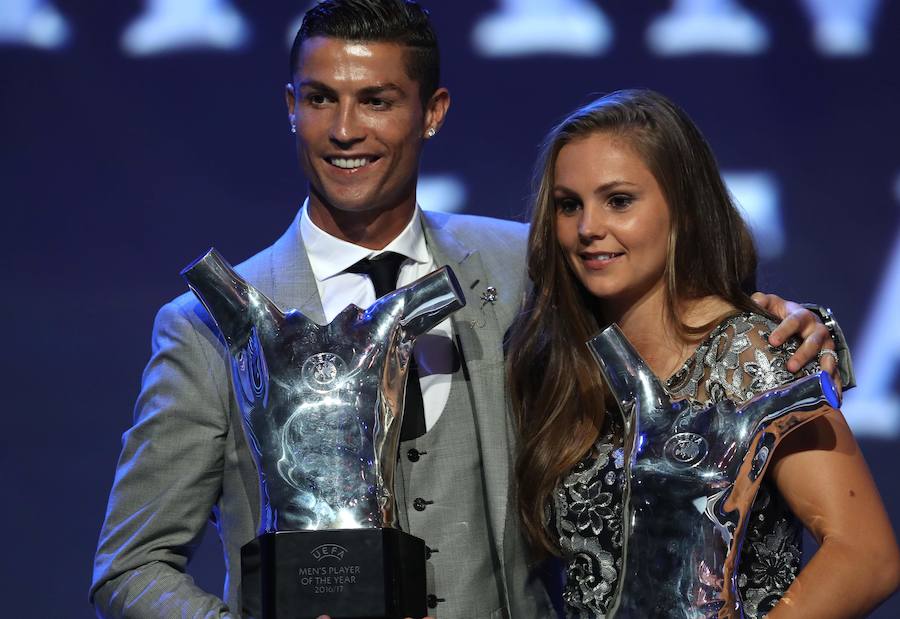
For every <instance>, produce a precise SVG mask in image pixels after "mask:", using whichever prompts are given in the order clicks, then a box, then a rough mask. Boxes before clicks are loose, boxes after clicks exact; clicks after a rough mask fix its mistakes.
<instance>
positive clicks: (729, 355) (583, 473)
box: [548, 313, 818, 618]
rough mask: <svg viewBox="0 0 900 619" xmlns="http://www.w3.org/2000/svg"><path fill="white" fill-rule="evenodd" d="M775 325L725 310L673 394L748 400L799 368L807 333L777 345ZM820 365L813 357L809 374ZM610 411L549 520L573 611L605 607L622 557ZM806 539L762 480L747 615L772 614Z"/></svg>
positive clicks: (589, 613) (699, 399)
mask: <svg viewBox="0 0 900 619" xmlns="http://www.w3.org/2000/svg"><path fill="white" fill-rule="evenodd" d="M775 326H776V324H775V323H773V322H772V321H770V320H769V319H768V318H766V317H764V316H760V315H758V314H752V313H744V314H738V315H736V316H733V317H730V318H728V319H726V320H724V321H723V322H722V323H720V324H719V325H718V326H717V327H716V328H715V329H714V330H713V331H712V332H711V333H710V334H709V335H708V336H707V337H706V339H705V340H703V342H701V344H700V345H699V346H698V347H697V350H696V351H695V352H694V354H693V355H692V356H691V357H690V358H689V359H688V360H687V362H685V364H684V365H683V366H682V367H681V369H679V370H678V371H677V372H676V373H675V374H674V375H673V376H672V377H671V378H670V379H669V380H668V381H667V383H666V387H667V389H668V391H669V393H670V394H671V395H672V398H673V399H682V398H683V399H687V400H688V401H690V403H691V406H692V407H706V406H708V405H709V404H711V403H717V402H719V401H721V400H723V399H728V400H731V401H733V402H735V403H736V404H741V403H743V402H745V401H746V400H748V399H750V398H752V397H753V396H755V395H756V394H758V393H760V392H762V391H766V390H768V389H772V388H774V387H778V386H780V385H783V384H785V383H788V382H791V381H792V380H794V379H795V378H797V377H798V376H799V375H794V374H792V373H791V372H789V371H788V370H787V369H786V367H785V366H786V363H787V360H788V359H789V358H790V356H791V355H792V354H793V353H794V351H795V350H796V349H797V346H798V344H799V341H796V340H791V341H789V342H787V343H785V344H784V345H782V346H779V347H772V346H770V345H769V343H768V336H769V334H770V333H771V332H772V329H774V328H775ZM817 370H818V368H817V367H816V366H815V365H811V366H808V367H807V368H804V370H803V371H802V372H801V373H800V375H805V374H808V373H810V372H812V371H817ZM607 419H609V423H607V430H606V432H604V433H603V435H602V436H601V438H600V439H599V440H598V441H597V443H596V444H595V445H594V447H593V449H592V450H591V452H590V453H589V454H588V455H587V456H586V457H585V458H584V459H583V460H582V461H581V462H579V463H578V465H576V466H575V468H573V469H572V471H571V472H570V473H569V474H568V475H567V476H566V477H565V478H564V479H562V480H561V482H560V483H559V484H558V485H557V488H556V491H555V494H554V496H553V501H552V504H551V505H550V509H549V514H548V519H549V524H550V526H551V528H552V530H553V531H554V532H555V534H557V535H558V536H559V542H560V547H561V549H562V551H563V555H564V560H565V563H566V566H567V569H566V583H565V588H564V591H563V598H564V601H565V604H566V616H567V617H573V618H588V617H593V618H602V617H605V616H606V613H607V610H608V605H609V603H610V602H612V598H613V594H614V593H615V589H616V584H617V581H618V575H619V571H620V569H621V566H622V535H621V528H622V524H621V513H622V491H623V484H624V469H623V466H624V464H623V451H622V435H621V427H620V426H619V425H618V424H617V423H615V422H614V421H613V420H612V419H610V417H607ZM801 541H802V527H801V524H800V522H799V521H798V520H797V518H796V517H795V516H794V515H793V514H792V513H791V511H790V510H789V509H788V507H787V505H786V503H785V502H784V500H783V499H782V497H781V496H780V495H779V494H778V492H777V490H776V489H775V487H774V485H772V484H770V483H769V482H768V480H765V481H763V485H762V487H761V488H760V491H759V495H758V496H757V498H756V501H755V502H754V504H753V510H752V512H751V516H750V521H749V523H748V526H747V532H746V537H745V538H744V546H743V551H742V555H741V561H740V566H739V573H738V586H739V589H740V593H741V598H742V600H743V602H744V612H745V614H746V616H747V617H752V618H761V617H765V615H766V613H767V612H768V611H769V610H771V608H772V607H773V606H774V605H775V604H776V603H777V602H778V600H780V599H781V597H782V596H783V595H784V592H785V591H786V590H787V588H788V587H789V586H790V584H791V582H793V580H794V578H795V577H796V575H797V572H798V571H799V569H800V562H801V556H802V553H801Z"/></svg>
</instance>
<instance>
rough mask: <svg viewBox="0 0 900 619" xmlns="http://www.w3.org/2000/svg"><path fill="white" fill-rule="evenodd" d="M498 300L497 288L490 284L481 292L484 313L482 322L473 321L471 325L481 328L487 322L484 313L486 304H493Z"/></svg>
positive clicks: (482, 312) (482, 313)
mask: <svg viewBox="0 0 900 619" xmlns="http://www.w3.org/2000/svg"><path fill="white" fill-rule="evenodd" d="M496 302H497V289H496V288H494V287H493V286H488V287H487V288H485V289H484V291H483V292H482V293H481V315H482V318H481V322H479V321H477V320H473V321H471V325H472V326H473V327H474V328H476V329H480V328H481V327H483V326H485V325H486V324H487V317H486V316H485V315H484V306H485V305H487V304H488V303H490V304H491V305H493V304H494V303H496Z"/></svg>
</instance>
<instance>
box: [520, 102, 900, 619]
mask: <svg viewBox="0 0 900 619" xmlns="http://www.w3.org/2000/svg"><path fill="white" fill-rule="evenodd" d="M538 174H539V187H538V191H537V196H536V205H535V208H534V213H533V218H532V224H531V232H530V237H529V246H528V247H529V256H528V270H529V275H530V276H531V279H532V281H533V282H534V288H533V291H532V292H531V294H530V296H529V298H528V299H527V301H526V307H525V311H524V313H523V317H522V320H520V321H519V323H518V324H517V327H516V329H515V331H514V333H513V334H512V337H511V341H510V347H509V350H510V355H509V378H510V385H511V395H512V399H513V406H514V410H515V413H516V415H517V419H518V422H519V429H520V433H521V452H520V458H519V462H518V466H517V482H518V488H519V497H518V500H519V511H520V515H521V518H522V520H523V525H524V527H525V530H526V532H527V534H528V536H529V538H530V541H531V542H532V543H533V545H534V546H535V548H537V549H538V550H539V551H540V552H541V553H544V554H546V553H552V554H558V555H561V556H562V557H563V559H564V561H565V563H566V566H567V574H566V585H565V591H564V598H565V602H566V605H567V614H568V615H570V616H582V617H603V616H604V615H605V613H606V611H607V608H608V604H609V603H610V602H611V600H612V596H613V594H614V592H615V588H616V581H617V578H618V569H619V567H620V565H621V543H622V540H621V500H622V496H621V494H622V481H623V471H622V451H621V445H622V436H621V428H620V427H618V426H617V424H616V421H615V419H616V416H617V413H616V412H615V409H614V408H613V407H612V406H610V405H609V404H608V403H607V402H605V397H604V396H605V390H604V386H603V384H602V381H601V379H600V374H599V371H598V368H597V366H596V364H595V362H594V361H593V359H592V358H591V357H590V354H589V352H588V349H587V347H586V346H585V342H586V341H587V340H588V339H589V338H590V337H591V336H593V335H594V334H596V333H597V332H598V331H599V330H600V329H602V328H603V327H605V326H606V325H609V324H611V323H618V325H619V327H620V328H621V329H622V331H623V332H624V333H625V335H626V336H627V337H628V338H629V340H630V341H631V342H632V344H634V346H635V347H636V348H637V350H638V352H640V354H641V355H642V356H643V357H644V359H645V360H646V361H647V362H648V364H649V365H650V367H651V368H652V369H653V371H654V372H655V373H656V374H657V375H658V376H660V377H661V378H665V377H669V379H668V382H667V388H668V389H669V391H670V393H671V394H672V395H673V396H674V397H675V398H688V399H690V400H692V401H693V402H695V403H697V405H703V404H706V403H709V402H717V401H719V400H721V399H723V398H728V399H730V400H733V401H734V402H736V403H741V402H744V401H746V400H748V399H750V398H751V397H753V396H754V395H755V394H757V393H759V392H761V391H764V390H767V389H770V388H772V387H775V386H778V385H781V384H784V383H786V382H790V381H791V380H793V379H794V378H796V377H798V376H800V375H802V374H804V373H808V372H811V371H814V370H815V369H817V368H814V367H807V368H804V369H803V370H801V372H799V373H797V374H794V373H791V372H789V371H788V370H787V367H786V364H787V359H788V358H789V357H790V355H791V354H792V352H793V350H795V349H796V342H795V341H794V340H791V341H789V342H786V343H785V344H783V345H781V346H777V347H776V346H772V345H770V344H769V342H768V341H767V337H768V335H769V334H770V333H771V331H772V329H773V328H774V327H775V323H774V322H772V320H771V319H770V317H769V316H767V315H766V314H764V313H763V312H762V310H760V308H759V307H758V306H756V305H755V304H754V303H753V301H752V300H751V299H750V297H749V296H748V295H747V293H746V292H745V291H744V289H743V288H742V285H741V284H742V282H746V281H750V280H752V278H753V275H754V272H755V267H756V257H755V253H754V249H753V244H752V240H751V237H750V235H749V233H748V231H747V228H746V226H745V225H744V223H743V221H742V219H741V218H740V216H739V214H738V213H737V211H736V209H735V208H734V205H733V204H732V202H731V199H730V197H729V194H728V191H727V190H726V188H725V186H724V184H723V182H722V179H721V176H720V175H719V171H718V168H717V166H716V163H715V159H714V157H713V155H712V153H711V151H710V149H709V147H708V145H707V144H706V142H705V140H704V139H703V137H702V135H701V134H700V132H699V131H698V130H697V128H696V127H695V126H694V124H693V123H692V122H691V121H690V119H689V118H688V117H687V116H686V115H685V114H684V112H682V111H681V110H680V109H678V108H677V107H676V106H675V105H673V104H672V103H671V102H670V101H668V100H667V99H665V98H664V97H662V96H661V95H659V94H657V93H653V92H649V91H620V92H617V93H613V94H611V95H609V96H606V97H603V98H601V99H599V100H597V101H595V102H594V103H591V104H590V105H588V106H586V107H584V108H582V109H580V110H577V111H576V112H574V113H573V114H572V115H571V116H569V118H567V119H566V120H565V121H563V122H562V123H561V124H560V125H559V126H558V127H557V128H556V129H554V130H553V131H552V132H551V133H550V135H549V137H548V139H547V142H546V146H545V149H544V153H543V157H542V160H541V162H540V163H539V167H538ZM860 522H865V523H866V529H867V531H866V534H865V535H864V536H859V535H858V533H859V523H860ZM801 523H802V525H803V526H806V528H807V529H809V530H810V532H811V533H812V534H813V535H814V536H815V537H816V539H817V540H818V541H819V544H820V549H819V550H818V552H817V553H816V555H815V557H814V558H813V559H812V561H811V562H810V563H809V564H808V565H807V566H806V567H805V568H804V569H803V570H802V571H800V553H801ZM798 572H799V573H798ZM898 581H900V555H898V550H897V544H896V541H895V539H894V534H893V531H892V529H891V525H890V522H889V520H888V517H887V515H886V513H885V510H884V507H883V505H882V503H881V499H880V497H879V495H878V492H877V490H876V488H875V487H874V484H873V482H872V479H871V477H870V475H869V472H868V469H867V467H866V465H865V462H864V460H863V458H862V455H861V454H860V452H859V448H858V447H857V445H856V443H855V441H854V439H853V436H852V434H851V432H850V430H849V428H848V427H847V425H846V423H845V421H844V419H843V418H842V416H841V415H840V413H839V412H834V413H829V414H828V415H826V416H825V417H822V418H819V419H818V420H816V421H813V422H810V423H809V424H807V425H806V426H803V427H801V428H799V429H797V430H796V431H795V432H794V433H792V434H791V435H789V436H788V437H787V438H786V439H785V440H784V442H783V443H782V444H781V446H780V447H779V449H778V451H777V452H776V455H775V458H774V459H773V461H772V464H771V465H770V467H769V469H768V472H767V476H766V480H765V482H764V485H763V488H762V489H761V491H760V494H759V496H758V497H757V500H756V502H755V503H754V511H753V514H752V519H751V524H750V526H749V527H748V530H747V534H746V538H745V542H744V546H743V551H742V556H741V565H740V574H739V588H740V593H741V597H742V600H743V602H744V608H745V612H746V613H747V614H748V616H751V617H762V616H766V615H768V617H770V618H772V619H775V618H776V617H790V616H797V617H832V616H833V617H848V616H857V615H859V614H862V613H865V612H867V611H868V610H870V609H872V608H874V606H875V605H877V604H878V603H879V602H880V601H881V600H882V599H884V598H885V597H887V596H888V595H890V593H891V592H893V591H894V590H895V589H896V588H897V586H898ZM779 600H781V602H780V603H779Z"/></svg>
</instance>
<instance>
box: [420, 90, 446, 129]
mask: <svg viewBox="0 0 900 619" xmlns="http://www.w3.org/2000/svg"><path fill="white" fill-rule="evenodd" d="M449 109H450V91H449V90H447V89H446V88H438V89H437V90H435V91H434V94H433V95H431V98H430V99H428V103H427V104H426V106H425V127H424V134H425V137H428V138H430V137H433V136H434V134H435V133H437V132H438V130H440V128H441V126H442V125H443V124H444V119H445V118H447V111H448V110H449Z"/></svg>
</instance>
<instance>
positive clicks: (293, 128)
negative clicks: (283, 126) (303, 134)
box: [291, 123, 297, 133]
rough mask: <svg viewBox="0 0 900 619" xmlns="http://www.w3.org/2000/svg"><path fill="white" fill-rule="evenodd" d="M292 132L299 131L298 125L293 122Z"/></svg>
mask: <svg viewBox="0 0 900 619" xmlns="http://www.w3.org/2000/svg"><path fill="white" fill-rule="evenodd" d="M291 133H297V125H295V124H294V123H291Z"/></svg>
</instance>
